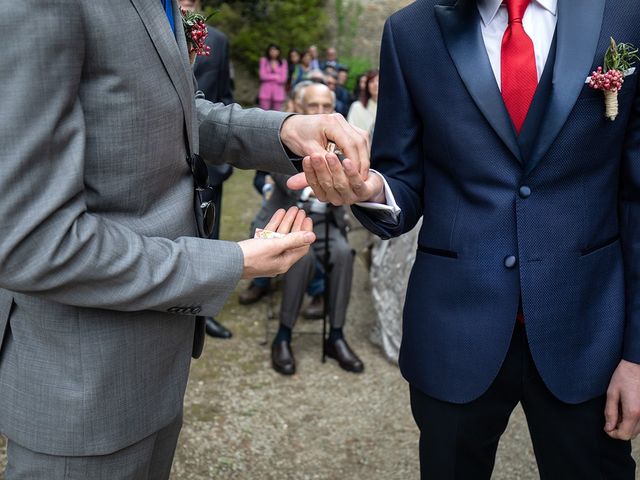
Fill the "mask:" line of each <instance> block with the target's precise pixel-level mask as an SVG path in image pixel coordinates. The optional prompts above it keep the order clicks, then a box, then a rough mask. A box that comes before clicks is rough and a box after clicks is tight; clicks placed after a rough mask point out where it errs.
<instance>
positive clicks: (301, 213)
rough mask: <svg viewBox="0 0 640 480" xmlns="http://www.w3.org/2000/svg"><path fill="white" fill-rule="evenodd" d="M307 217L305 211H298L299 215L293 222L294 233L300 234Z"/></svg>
mask: <svg viewBox="0 0 640 480" xmlns="http://www.w3.org/2000/svg"><path fill="white" fill-rule="evenodd" d="M306 217H307V214H306V213H305V211H304V210H298V214H297V215H296V218H295V220H294V221H293V226H292V227H291V231H292V232H299V231H300V230H301V229H302V224H303V222H304V220H305V218H306Z"/></svg>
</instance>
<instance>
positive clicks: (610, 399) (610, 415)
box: [604, 390, 620, 432]
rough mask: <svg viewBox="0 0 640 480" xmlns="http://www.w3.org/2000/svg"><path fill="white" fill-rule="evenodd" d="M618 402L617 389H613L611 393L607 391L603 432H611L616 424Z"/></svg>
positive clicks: (618, 394)
mask: <svg viewBox="0 0 640 480" xmlns="http://www.w3.org/2000/svg"><path fill="white" fill-rule="evenodd" d="M619 404H620V391H619V390H614V391H612V392H611V393H607V403H606V405H605V407H604V420H605V425H604V430H605V432H612V431H613V430H615V428H616V426H617V425H618V415H619Z"/></svg>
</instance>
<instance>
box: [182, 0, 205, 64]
mask: <svg viewBox="0 0 640 480" xmlns="http://www.w3.org/2000/svg"><path fill="white" fill-rule="evenodd" d="M180 11H181V12H182V27H183V29H184V33H185V36H186V37H187V47H188V48H189V62H191V65H193V64H194V63H195V62H196V57H197V56H203V57H208V56H209V55H211V47H209V46H208V45H206V44H205V43H204V41H205V40H206V39H207V36H208V35H209V32H208V31H207V20H208V19H209V17H205V16H204V15H202V14H200V13H196V12H192V11H190V10H185V9H184V8H181V9H180Z"/></svg>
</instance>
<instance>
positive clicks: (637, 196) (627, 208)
mask: <svg viewBox="0 0 640 480" xmlns="http://www.w3.org/2000/svg"><path fill="white" fill-rule="evenodd" d="M622 162H623V163H622V172H621V175H620V177H621V194H620V228H621V240H622V254H623V258H624V266H625V285H626V325H625V336H624V351H623V358H624V359H625V360H628V361H630V362H633V363H638V364H640V84H639V86H638V90H637V91H636V96H635V99H634V105H633V111H632V112H631V118H630V120H629V124H628V127H627V134H626V139H625V146H624V150H623V157H622Z"/></svg>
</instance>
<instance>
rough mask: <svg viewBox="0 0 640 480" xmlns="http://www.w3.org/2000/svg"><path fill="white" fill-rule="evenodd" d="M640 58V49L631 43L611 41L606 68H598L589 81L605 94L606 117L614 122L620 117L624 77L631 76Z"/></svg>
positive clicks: (605, 63) (605, 62)
mask: <svg viewBox="0 0 640 480" xmlns="http://www.w3.org/2000/svg"><path fill="white" fill-rule="evenodd" d="M636 60H640V57H638V49H637V48H636V47H634V46H633V45H631V44H629V43H618V44H616V42H615V40H614V39H613V38H612V39H611V45H610V46H609V48H608V49H607V52H606V53H605V55H604V68H603V67H598V69H597V70H596V71H594V72H591V76H590V77H589V78H588V79H587V80H588V83H589V86H590V87H591V88H594V89H596V90H602V91H603V92H604V107H605V113H604V114H605V117H607V119H609V120H611V121H613V120H615V119H616V117H617V116H618V92H619V91H620V90H621V89H622V84H623V83H624V77H626V76H628V75H631V74H632V73H633V72H634V71H635V68H634V67H633V65H634V64H635V62H636Z"/></svg>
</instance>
